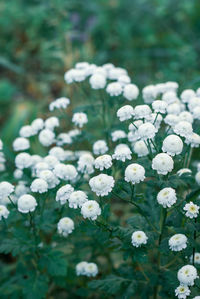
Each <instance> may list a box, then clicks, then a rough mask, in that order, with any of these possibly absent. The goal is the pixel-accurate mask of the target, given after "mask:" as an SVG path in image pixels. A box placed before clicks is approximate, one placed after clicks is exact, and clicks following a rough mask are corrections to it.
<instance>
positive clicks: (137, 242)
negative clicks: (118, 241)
mask: <svg viewBox="0 0 200 299" xmlns="http://www.w3.org/2000/svg"><path fill="white" fill-rule="evenodd" d="M147 240H148V237H147V235H146V234H145V233H144V232H143V231H140V230H138V231H135V232H134V233H133V234H132V236H131V243H132V245H133V246H134V247H140V246H141V245H143V244H147Z"/></svg>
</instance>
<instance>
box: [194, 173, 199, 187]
mask: <svg viewBox="0 0 200 299" xmlns="http://www.w3.org/2000/svg"><path fill="white" fill-rule="evenodd" d="M195 180H196V182H197V184H198V185H200V171H198V172H197V173H196V175H195Z"/></svg>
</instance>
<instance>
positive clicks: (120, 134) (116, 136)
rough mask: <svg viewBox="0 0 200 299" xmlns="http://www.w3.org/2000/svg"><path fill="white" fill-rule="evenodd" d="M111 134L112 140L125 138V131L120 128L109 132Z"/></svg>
mask: <svg viewBox="0 0 200 299" xmlns="http://www.w3.org/2000/svg"><path fill="white" fill-rule="evenodd" d="M111 136H112V141H113V142H115V141H118V140H119V139H123V138H126V133H125V132H124V131H122V130H116V131H114V132H112V133H111Z"/></svg>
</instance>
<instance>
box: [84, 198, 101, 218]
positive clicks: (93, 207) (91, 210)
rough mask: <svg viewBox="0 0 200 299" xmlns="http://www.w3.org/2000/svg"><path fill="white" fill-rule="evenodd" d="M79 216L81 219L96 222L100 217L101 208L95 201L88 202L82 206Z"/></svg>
mask: <svg viewBox="0 0 200 299" xmlns="http://www.w3.org/2000/svg"><path fill="white" fill-rule="evenodd" d="M81 214H82V215H83V218H88V219H91V220H96V219H97V217H98V216H99V215H101V208H100V206H99V204H98V202H96V201H95V200H88V201H86V202H85V203H84V204H83V205H82V207H81Z"/></svg>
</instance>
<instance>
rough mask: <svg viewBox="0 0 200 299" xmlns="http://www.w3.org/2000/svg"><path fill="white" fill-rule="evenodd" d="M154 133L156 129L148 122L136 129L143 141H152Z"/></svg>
mask: <svg viewBox="0 0 200 299" xmlns="http://www.w3.org/2000/svg"><path fill="white" fill-rule="evenodd" d="M156 132H157V130H156V128H155V127H154V125H153V124H151V123H150V122H146V123H144V124H142V125H141V126H139V128H138V135H139V137H140V138H141V139H143V140H146V139H153V138H154V137H155V134H156Z"/></svg>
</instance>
